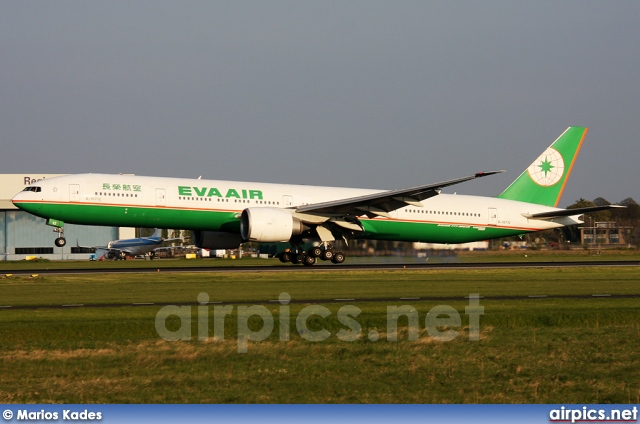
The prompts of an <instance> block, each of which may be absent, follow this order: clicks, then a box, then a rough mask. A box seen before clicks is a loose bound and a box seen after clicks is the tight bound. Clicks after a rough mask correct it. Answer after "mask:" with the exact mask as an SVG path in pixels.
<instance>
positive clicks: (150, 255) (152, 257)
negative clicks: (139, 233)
mask: <svg viewBox="0 0 640 424" xmlns="http://www.w3.org/2000/svg"><path fill="white" fill-rule="evenodd" d="M155 257H156V254H155V253H154V252H149V260H150V261H152V260H153V259H154V258H155Z"/></svg>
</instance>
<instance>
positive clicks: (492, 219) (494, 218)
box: [489, 208, 498, 225]
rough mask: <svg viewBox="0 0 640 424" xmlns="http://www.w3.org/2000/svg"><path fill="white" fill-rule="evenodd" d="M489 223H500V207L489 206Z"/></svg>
mask: <svg viewBox="0 0 640 424" xmlns="http://www.w3.org/2000/svg"><path fill="white" fill-rule="evenodd" d="M489 225H498V209H496V208H489Z"/></svg>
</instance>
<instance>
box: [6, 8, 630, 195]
mask: <svg viewBox="0 0 640 424" xmlns="http://www.w3.org/2000/svg"><path fill="white" fill-rule="evenodd" d="M639 22H640V2H638V1H539V0H537V1H530V2H520V1H519V2H513V1H504V2H490V1H482V2H477V1H465V2H455V1H449V0H447V1H441V2H433V1H422V0H420V1H370V0H367V1H335V2H331V1H315V2H313V1H263V0H261V1H224V2H221V1H220V2H217V1H202V2H200V1H184V0H182V1H173V2H166V1H156V0H154V1H127V2H121V1H113V0H110V1H103V2H97V1H92V2H87V1H50V2H45V1H11V2H10V1H4V2H2V3H1V4H0V140H1V141H0V147H1V150H0V173H36V172H37V173H79V172H107V173H119V172H124V173H136V174H140V175H159V176H176V177H198V176H200V175H202V176H203V177H204V178H213V179H237V180H247V181H266V182H294V183H301V184H317V185H339V186H348V187H365V188H381V189H393V188H402V187H408V186H414V185H418V184H424V183H432V182H437V181H443V180H447V179H452V178H457V177H461V176H465V175H469V174H472V173H474V172H476V171H482V170H494V169H507V170H508V173H506V174H502V175H498V176H493V177H488V178H485V179H482V180H479V181H472V182H469V183H465V184H463V185H460V186H457V187H456V188H454V189H450V190H448V192H452V191H454V190H455V191H458V192H459V193H465V194H481V195H496V194H498V193H499V192H500V191H501V190H502V189H503V188H505V187H506V186H507V185H508V184H509V183H510V182H511V181H512V180H513V179H515V178H516V177H517V176H518V175H519V174H520V173H521V172H522V171H523V170H524V169H525V168H526V167H527V166H528V165H529V164H530V163H531V162H532V161H533V160H534V159H535V158H536V157H537V156H538V155H539V154H540V153H542V151H543V150H544V149H545V148H546V147H547V146H548V145H549V144H551V142H552V141H553V140H554V139H555V138H556V137H557V136H558V135H560V134H561V133H562V131H564V129H565V128H566V127H568V126H570V125H579V126H588V127H589V128H590V131H589V134H588V136H587V138H586V141H585V143H584V145H583V148H582V151H581V154H580V157H579V158H578V160H577V162H576V166H575V168H574V172H573V175H572V178H571V180H570V181H569V183H568V184H567V188H566V190H565V194H564V197H563V199H562V201H561V203H560V205H561V206H566V205H568V204H570V203H573V201H575V200H577V199H578V198H580V197H584V198H587V199H593V198H595V197H597V196H602V197H605V198H606V199H608V200H610V201H612V202H618V201H620V200H622V199H623V198H626V197H634V198H635V199H636V200H637V201H640V189H639V188H638V182H639V177H640V169H639V168H638V159H639V158H640V24H639Z"/></svg>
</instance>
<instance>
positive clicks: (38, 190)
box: [22, 186, 42, 193]
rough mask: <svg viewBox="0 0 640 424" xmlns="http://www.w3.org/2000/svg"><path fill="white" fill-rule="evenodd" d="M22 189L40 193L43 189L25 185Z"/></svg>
mask: <svg viewBox="0 0 640 424" xmlns="http://www.w3.org/2000/svg"><path fill="white" fill-rule="evenodd" d="M22 191H33V192H34V193H40V192H41V191H42V188H40V187H34V186H30V187H25V188H24V190H22Z"/></svg>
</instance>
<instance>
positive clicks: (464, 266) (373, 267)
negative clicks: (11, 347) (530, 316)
mask: <svg viewBox="0 0 640 424" xmlns="http://www.w3.org/2000/svg"><path fill="white" fill-rule="evenodd" d="M620 266H625V267H638V266H640V262H638V261H593V262H504V263H501V262H490V263H444V264H426V263H425V264H353V265H349V264H341V265H320V264H318V265H316V266H313V267H306V266H301V265H300V266H291V265H281V266H278V265H275V266H244V267H240V266H227V267H221V266H215V267H165V268H162V267H158V268H148V267H144V268H138V267H129V268H73V269H46V268H44V269H38V270H13V271H12V270H3V271H1V272H0V274H13V275H14V276H21V275H22V276H24V275H28V276H30V275H34V274H47V275H65V274H75V275H81V274H101V273H104V274H130V273H158V272H162V273H223V272H224V273H228V272H336V271H382V270H438V269H447V270H455V269H459V270H470V269H508V268H569V267H572V268H575V267H589V268H595V267H620ZM479 298H480V299H483V300H530V301H536V300H543V299H594V298H610V299H631V298H640V293H638V294H623V295H620V294H609V293H593V294H579V295H578V294H576V295H544V294H536V295H521V296H480V297H479ZM468 299H469V298H468V297H387V298H380V297H378V298H324V299H291V301H290V302H289V304H331V303H343V304H351V303H392V304H398V303H399V302H403V303H405V304H406V303H407V302H424V301H435V302H441V301H461V300H462V301H468ZM278 303H279V300H277V299H276V300H264V299H259V300H241V301H240V300H238V301H233V300H232V301H224V302H215V301H212V302H207V303H206V305H214V306H215V305H268V304H278ZM167 305H176V306H199V305H205V303H202V304H200V303H198V302H196V301H193V302H164V303H154V302H139V303H87V304H84V303H74V304H50V305H42V304H40V305H2V304H0V311H3V310H34V309H70V308H119V307H145V306H146V307H149V306H154V307H162V306H167Z"/></svg>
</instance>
